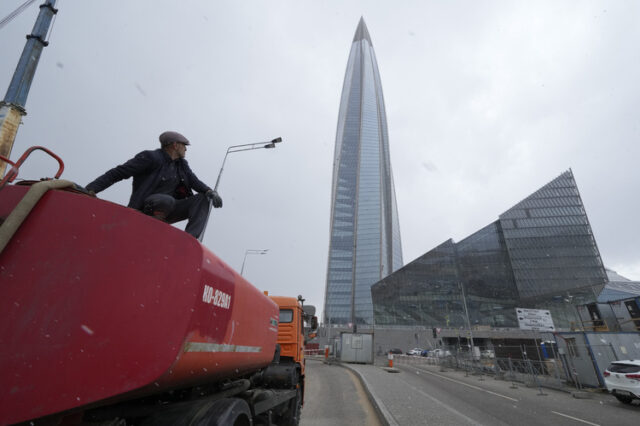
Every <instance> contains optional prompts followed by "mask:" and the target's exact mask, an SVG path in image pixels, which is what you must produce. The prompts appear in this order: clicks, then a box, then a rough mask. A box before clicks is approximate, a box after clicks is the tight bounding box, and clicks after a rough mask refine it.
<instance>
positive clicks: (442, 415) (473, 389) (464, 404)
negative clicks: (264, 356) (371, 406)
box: [351, 365, 640, 426]
mask: <svg viewBox="0 0 640 426" xmlns="http://www.w3.org/2000/svg"><path fill="white" fill-rule="evenodd" d="M351 368H353V369H354V370H356V371H358V372H359V373H360V374H362V376H363V377H364V378H365V381H366V383H367V384H368V387H369V389H371V390H372V393H373V394H374V397H375V398H376V399H377V400H378V401H379V402H381V403H382V407H381V408H382V409H383V410H385V411H386V412H387V413H388V415H389V417H390V420H391V421H390V423H391V424H397V425H410V424H411V425H413V424H429V425H491V426H494V425H518V426H529V425H574V426H575V425H581V426H584V425H591V426H595V425H603V426H604V425H616V426H623V425H638V424H640V406H637V405H634V406H624V405H622V404H620V403H618V402H617V401H616V400H615V399H614V398H613V397H611V396H610V395H606V394H596V395H594V397H593V398H592V399H576V398H573V397H572V396H571V394H569V393H566V392H560V391H553V390H548V389H543V391H542V393H544V395H541V394H540V393H541V392H540V390H539V389H537V388H527V387H524V386H521V385H518V386H517V388H515V389H512V388H511V386H512V384H511V382H508V381H501V380H494V379H493V378H492V377H484V378H483V380H480V377H478V376H472V375H469V376H465V373H464V372H458V371H452V370H448V371H440V369H439V368H438V367H436V366H427V365H425V366H405V365H403V366H400V367H399V370H400V373H398V374H392V373H387V372H385V371H384V370H382V369H381V368H379V367H374V366H371V365H366V366H365V365H354V366H351Z"/></svg>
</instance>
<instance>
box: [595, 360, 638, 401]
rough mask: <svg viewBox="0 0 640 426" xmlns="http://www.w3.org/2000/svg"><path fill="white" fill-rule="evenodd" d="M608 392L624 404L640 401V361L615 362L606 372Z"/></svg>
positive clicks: (605, 381)
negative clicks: (635, 400)
mask: <svg viewBox="0 0 640 426" xmlns="http://www.w3.org/2000/svg"><path fill="white" fill-rule="evenodd" d="M603 376H604V383H605V385H606V386H607V390H608V391H609V392H611V393H612V394H613V396H615V397H616V398H617V399H618V401H620V402H622V403H624V404H631V401H633V400H634V399H636V398H637V399H640V360H637V359H636V360H634V359H628V360H621V361H614V362H612V363H611V365H609V367H607V369H606V370H604V374H603Z"/></svg>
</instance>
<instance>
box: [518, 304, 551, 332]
mask: <svg viewBox="0 0 640 426" xmlns="http://www.w3.org/2000/svg"><path fill="white" fill-rule="evenodd" d="M516 315H517V316H518V325H519V326H520V330H536V331H555V330H556V328H555V327H554V325H553V319H552V318H551V312H549V311H547V310H546V309H524V308H516Z"/></svg>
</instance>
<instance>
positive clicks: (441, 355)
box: [429, 349, 451, 358]
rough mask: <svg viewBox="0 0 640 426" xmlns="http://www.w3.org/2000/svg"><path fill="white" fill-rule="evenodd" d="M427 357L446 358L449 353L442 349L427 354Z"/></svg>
mask: <svg viewBox="0 0 640 426" xmlns="http://www.w3.org/2000/svg"><path fill="white" fill-rule="evenodd" d="M429 356H433V357H436V358H444V357H446V356H451V352H449V351H446V350H444V349H434V350H432V351H431V352H429Z"/></svg>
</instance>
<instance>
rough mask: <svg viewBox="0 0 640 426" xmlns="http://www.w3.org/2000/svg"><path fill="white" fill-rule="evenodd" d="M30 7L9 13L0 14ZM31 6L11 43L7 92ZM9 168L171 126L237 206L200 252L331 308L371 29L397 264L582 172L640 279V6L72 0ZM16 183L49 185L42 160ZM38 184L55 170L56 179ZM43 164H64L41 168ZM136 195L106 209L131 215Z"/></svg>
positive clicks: (77, 154)
mask: <svg viewBox="0 0 640 426" xmlns="http://www.w3.org/2000/svg"><path fill="white" fill-rule="evenodd" d="M21 3H23V0H3V1H2V2H1V3H0V17H4V16H6V15H7V14H8V13H9V12H11V11H12V10H14V9H15V8H16V7H17V6H18V5H20V4H21ZM41 3H42V1H41V0H39V1H37V2H36V3H35V4H33V5H32V6H31V7H30V8H29V9H28V10H27V11H26V12H24V13H23V14H22V15H20V16H19V17H18V18H17V19H15V20H14V21H12V22H11V23H9V24H8V25H7V26H6V27H4V28H3V29H0V58H2V60H1V61H2V62H1V64H2V66H1V67H0V90H2V94H4V91H5V90H6V87H8V84H9V81H10V79H11V75H12V73H13V70H14V68H15V65H16V63H17V61H18V58H19V55H20V53H21V51H22V48H23V46H24V42H25V38H24V36H25V35H26V34H28V33H30V32H31V28H32V26H33V23H34V22H35V18H36V15H37V13H38V7H37V5H38V4H41ZM57 7H58V8H59V13H58V16H57V19H56V21H55V24H54V26H53V31H52V34H51V37H50V43H51V44H50V45H49V47H47V48H45V50H44V53H43V55H42V58H41V61H40V65H39V67H38V70H37V73H36V76H35V79H34V82H33V85H32V87H31V92H30V94H29V98H28V100H27V112H28V115H27V116H26V117H24V119H23V126H21V128H20V130H19V132H18V137H17V140H16V144H15V145H14V151H13V154H12V157H13V158H17V157H18V156H19V155H20V154H21V153H22V152H23V151H24V150H25V149H26V148H27V147H29V146H31V145H46V146H48V147H50V148H51V149H52V150H53V151H54V152H56V153H57V154H59V155H60V156H62V158H63V159H64V161H65V165H66V168H65V173H64V175H63V177H64V178H66V179H69V180H72V181H75V182H77V183H79V184H81V185H85V184H87V183H88V182H90V181H91V180H93V179H94V178H95V177H96V176H98V175H99V174H102V173H103V172H104V171H106V170H107V169H109V168H111V167H113V166H115V165H117V164H120V163H123V162H124V161H126V160H127V159H129V158H130V157H132V156H133V155H134V154H136V153H137V152H139V151H142V150H144V149H155V148H156V147H157V146H158V142H157V138H158V135H159V134H160V133H161V132H162V131H164V130H177V131H179V132H181V133H183V134H184V135H185V136H187V137H188V138H189V139H190V140H191V141H192V145H191V146H190V147H189V150H188V152H187V159H188V160H189V163H190V165H191V168H192V169H193V170H194V171H195V172H196V174H197V175H198V176H199V177H200V178H201V180H203V181H205V182H207V183H209V185H211V186H213V185H214V184H215V180H216V177H217V175H218V171H219V170H220V166H221V163H222V159H223V156H224V153H225V152H226V149H227V147H228V146H230V145H236V144H243V143H250V142H258V141H263V140H269V139H272V138H275V137H277V136H281V137H282V138H283V140H284V142H283V143H282V144H280V145H279V146H278V148H277V149H274V150H257V151H250V152H243V153H237V154H231V155H230V156H229V158H228V160H227V163H226V165H225V171H224V174H223V176H222V182H221V184H220V190H219V192H220V195H221V196H222V198H223V200H224V207H223V208H222V209H218V210H215V211H214V213H213V214H212V217H211V221H210V222H209V227H208V229H207V235H206V236H205V240H204V243H205V245H206V246H208V247H209V248H210V249H211V250H212V251H213V252H214V253H216V254H217V255H218V256H219V257H220V258H221V259H222V260H224V261H225V262H227V263H228V264H229V265H230V266H232V267H234V268H235V269H236V270H240V267H241V265H242V261H243V258H244V254H245V251H246V250H247V249H269V252H268V254H267V255H254V256H249V257H248V258H247V262H246V265H245V274H244V275H245V276H246V277H247V279H249V280H250V281H251V282H252V283H254V284H255V285H256V286H257V287H258V288H260V289H262V290H269V291H270V293H272V294H281V295H293V296H295V295H297V294H302V295H304V296H305V297H306V298H307V301H308V302H307V303H313V304H315V305H316V306H317V307H318V308H319V309H318V314H320V311H321V310H322V307H323V303H324V288H325V281H326V269H327V253H328V244H329V210H330V197H331V173H332V163H333V150H334V143H335V131H336V122H337V116H338V107H339V100H340V93H341V90H342V83H343V78H344V71H345V68H346V63H347V58H348V54H349V50H350V48H351V41H352V39H353V34H354V32H355V30H356V27H357V24H358V21H359V19H360V16H363V17H364V19H365V22H366V24H367V26H368V28H369V32H370V34H371V38H372V41H373V47H374V49H375V52H376V56H377V60H378V66H379V68H380V75H381V78H382V86H383V90H384V97H385V102H386V107H387V117H388V125H389V139H390V149H391V161H392V166H393V170H394V176H395V177H394V178H395V184H396V193H397V198H398V210H399V216H400V229H401V232H402V244H403V250H404V262H405V263H409V262H410V261H412V260H413V259H415V258H416V257H418V256H420V255H422V254H423V253H425V252H427V251H429V250H430V249H432V248H434V247H435V246H436V245H438V244H440V243H441V242H443V241H444V240H446V239H448V238H453V239H454V240H456V241H459V240H461V239H463V238H464V237H466V236H468V235H469V234H471V233H473V232H475V231H476V230H478V229H480V228H481V227H483V226H485V225H487V224H489V223H490V222H492V221H494V220H496V219H497V218H498V215H499V214H501V213H502V212H504V211H505V210H507V209H508V208H509V207H511V206H513V205H514V204H516V203H517V202H518V201H520V200H521V199H523V198H525V197H526V196H528V195H529V194H530V193H532V192H533V191H535V190H536V189H538V188H539V187H541V186H542V185H544V184H546V183H547V182H548V181H550V180H552V179H553V178H555V177H557V176H558V175H559V174H561V173H562V172H564V171H565V170H567V169H568V168H572V170H573V172H574V175H575V178H576V182H577V184H578V188H579V189H580V192H581V195H582V199H583V202H584V204H585V207H586V210H587V215H588V217H589V220H590V223H591V226H592V228H593V232H594V234H595V238H596V241H597V243H598V247H599V249H600V253H601V255H602V258H603V261H604V263H605V265H607V266H608V267H610V268H612V269H614V270H616V271H617V272H619V273H620V274H622V275H625V276H627V277H629V278H632V279H637V280H640V226H639V225H638V212H639V211H640V198H639V193H640V188H639V186H640V185H639V183H640V167H639V160H638V159H639V158H640V144H639V139H640V138H639V136H640V118H639V114H640V89H639V88H640V82H639V79H640V77H639V76H640V48H639V47H638V46H640V25H638V16H640V2H637V1H612V2H605V1H577V0H576V1H558V0H554V1H526V2H514V1H447V2H444V1H393V2H392V1H385V2H383V1H338V0H334V1H330V0H326V1H319V0H318V1H301V0H295V1H215V2H214V1H208V0H183V1H175V0H173V1H169V0H136V1H124V0H122V1H111V2H104V1H98V0H61V1H58V3H57ZM34 156H35V157H36V159H34V161H33V162H31V163H30V166H25V167H24V168H23V169H22V170H21V177H24V178H37V177H40V176H43V175H48V176H51V175H53V173H54V172H55V164H54V163H53V162H51V161H48V160H45V159H44V156H38V155H35V154H34ZM43 170H46V171H47V172H46V173H45V172H43ZM49 170H50V171H49ZM130 192H131V183H130V181H125V182H121V183H118V184H116V185H114V186H113V187H111V188H110V189H108V190H107V191H104V192H102V193H100V197H101V198H104V199H107V200H110V201H114V202H119V203H124V204H126V202H127V201H128V198H129V195H130Z"/></svg>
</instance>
